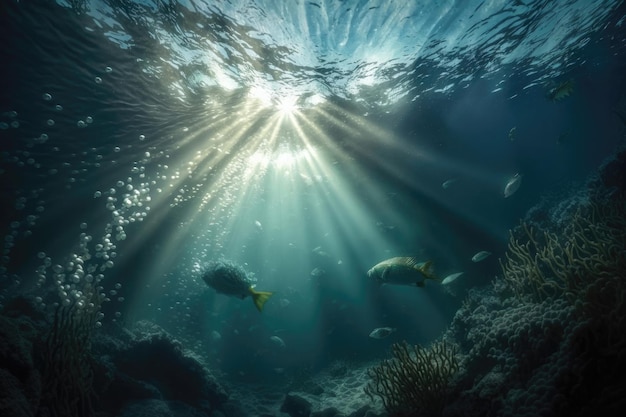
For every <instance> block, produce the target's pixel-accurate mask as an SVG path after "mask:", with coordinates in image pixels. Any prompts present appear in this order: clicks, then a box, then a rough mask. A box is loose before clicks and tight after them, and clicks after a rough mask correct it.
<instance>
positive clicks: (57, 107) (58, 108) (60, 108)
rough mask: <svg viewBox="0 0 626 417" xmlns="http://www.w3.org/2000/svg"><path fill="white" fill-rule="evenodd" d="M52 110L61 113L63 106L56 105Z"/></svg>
mask: <svg viewBox="0 0 626 417" xmlns="http://www.w3.org/2000/svg"><path fill="white" fill-rule="evenodd" d="M54 109H55V110H56V111H61V110H63V106H61V105H60V104H57V105H56V106H54Z"/></svg>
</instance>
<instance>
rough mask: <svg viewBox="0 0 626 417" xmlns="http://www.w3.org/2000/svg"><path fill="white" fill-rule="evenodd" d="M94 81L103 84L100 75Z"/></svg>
mask: <svg viewBox="0 0 626 417" xmlns="http://www.w3.org/2000/svg"><path fill="white" fill-rule="evenodd" d="M94 81H95V82H96V84H102V78H100V77H96V78H94Z"/></svg>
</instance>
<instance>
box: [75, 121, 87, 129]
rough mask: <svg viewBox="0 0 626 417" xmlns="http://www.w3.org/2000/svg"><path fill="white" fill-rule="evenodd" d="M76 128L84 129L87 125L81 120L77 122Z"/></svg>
mask: <svg viewBox="0 0 626 417" xmlns="http://www.w3.org/2000/svg"><path fill="white" fill-rule="evenodd" d="M76 126H78V127H85V126H87V124H86V123H85V122H84V121H83V120H79V121H78V123H76Z"/></svg>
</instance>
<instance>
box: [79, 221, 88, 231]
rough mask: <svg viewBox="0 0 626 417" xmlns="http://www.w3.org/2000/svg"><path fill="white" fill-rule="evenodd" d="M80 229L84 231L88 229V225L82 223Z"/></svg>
mask: <svg viewBox="0 0 626 417" xmlns="http://www.w3.org/2000/svg"><path fill="white" fill-rule="evenodd" d="M80 228H81V229H83V230H85V229H86V228H87V223H85V222H82V223H81V224H80Z"/></svg>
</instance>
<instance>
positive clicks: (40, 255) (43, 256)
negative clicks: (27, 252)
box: [37, 252, 46, 259]
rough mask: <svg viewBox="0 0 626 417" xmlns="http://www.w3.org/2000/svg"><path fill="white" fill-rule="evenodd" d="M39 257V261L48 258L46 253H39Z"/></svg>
mask: <svg viewBox="0 0 626 417" xmlns="http://www.w3.org/2000/svg"><path fill="white" fill-rule="evenodd" d="M37 257H38V258H39V259H43V258H45V257H46V253H45V252H39V253H37Z"/></svg>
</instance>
